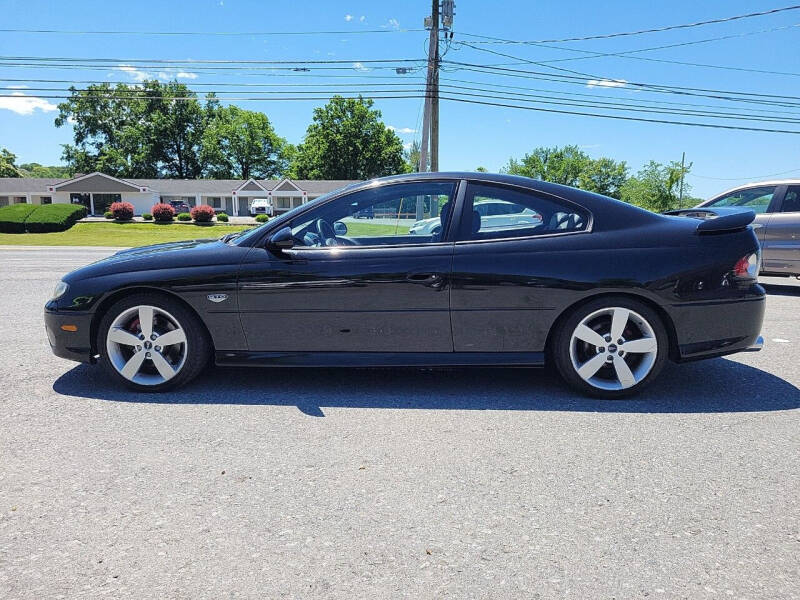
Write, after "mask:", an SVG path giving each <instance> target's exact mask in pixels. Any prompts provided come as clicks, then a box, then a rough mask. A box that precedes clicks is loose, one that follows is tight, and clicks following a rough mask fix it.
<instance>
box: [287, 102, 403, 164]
mask: <svg viewBox="0 0 800 600" xmlns="http://www.w3.org/2000/svg"><path fill="white" fill-rule="evenodd" d="M372 106H373V101H372V100H369V99H364V98H362V97H359V98H342V97H341V96H335V97H334V98H332V99H331V101H330V102H328V104H326V105H325V106H323V107H321V108H316V109H314V119H313V122H312V123H311V125H309V126H308V130H307V131H306V136H305V139H304V140H303V143H302V144H300V146H298V148H297V152H296V154H295V156H294V159H293V161H292V166H291V171H292V174H293V175H294V176H295V177H297V178H299V179H369V178H372V177H380V176H383V175H392V174H395V173H404V172H406V171H407V169H408V165H407V163H406V161H405V160H404V157H403V144H402V142H401V141H400V138H399V137H397V135H396V134H395V133H394V132H393V131H392V130H390V129H389V128H387V127H386V125H384V123H383V122H382V121H381V120H380V119H381V113H380V111H378V110H374V109H373V108H372Z"/></svg>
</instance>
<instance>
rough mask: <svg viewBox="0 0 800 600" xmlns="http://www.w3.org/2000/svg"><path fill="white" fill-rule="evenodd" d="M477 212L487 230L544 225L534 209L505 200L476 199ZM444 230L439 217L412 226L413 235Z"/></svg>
mask: <svg viewBox="0 0 800 600" xmlns="http://www.w3.org/2000/svg"><path fill="white" fill-rule="evenodd" d="M475 210H476V211H477V212H478V214H479V215H480V216H481V223H482V227H483V228H484V229H486V230H488V229H491V228H493V227H496V228H500V229H506V228H510V227H523V228H525V227H537V226H539V225H541V224H542V215H540V214H538V213H537V212H535V211H534V210H533V209H532V208H527V207H525V206H520V205H518V204H513V203H512V202H506V201H505V200H483V199H480V198H476V199H475ZM441 228H442V223H441V219H440V218H439V217H438V216H437V217H434V218H431V219H422V220H421V221H417V222H416V223H414V224H413V225H412V226H411V229H410V230H409V233H410V234H411V235H432V234H434V233H437V232H438V231H440V230H441Z"/></svg>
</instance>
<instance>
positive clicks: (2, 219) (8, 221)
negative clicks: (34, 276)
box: [0, 204, 38, 233]
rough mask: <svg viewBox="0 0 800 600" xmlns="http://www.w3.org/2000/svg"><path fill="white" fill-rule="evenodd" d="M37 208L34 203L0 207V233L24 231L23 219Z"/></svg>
mask: <svg viewBox="0 0 800 600" xmlns="http://www.w3.org/2000/svg"><path fill="white" fill-rule="evenodd" d="M37 208H38V207H37V206H36V205H35V204H11V205H9V206H4V207H2V208H0V233H25V220H26V219H27V218H28V216H29V215H30V214H31V213H32V212H33V211H34V210H36V209H37Z"/></svg>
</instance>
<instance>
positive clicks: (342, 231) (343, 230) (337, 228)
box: [333, 221, 347, 235]
mask: <svg viewBox="0 0 800 600" xmlns="http://www.w3.org/2000/svg"><path fill="white" fill-rule="evenodd" d="M333 233H335V234H336V235H347V225H346V224H345V223H343V222H342V221H336V222H335V223H334V224H333Z"/></svg>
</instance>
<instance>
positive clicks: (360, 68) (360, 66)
mask: <svg viewBox="0 0 800 600" xmlns="http://www.w3.org/2000/svg"><path fill="white" fill-rule="evenodd" d="M353 68H354V69H355V70H356V71H362V72H363V71H369V69H368V68H367V67H365V66H364V64H363V63H360V62H354V63H353Z"/></svg>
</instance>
